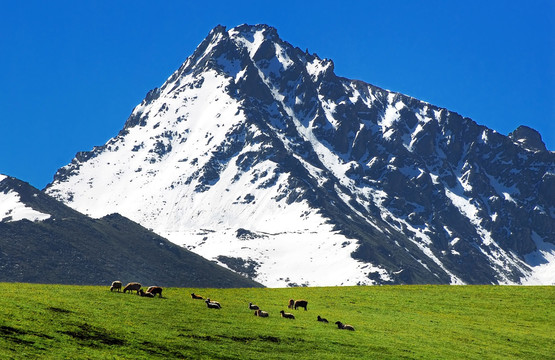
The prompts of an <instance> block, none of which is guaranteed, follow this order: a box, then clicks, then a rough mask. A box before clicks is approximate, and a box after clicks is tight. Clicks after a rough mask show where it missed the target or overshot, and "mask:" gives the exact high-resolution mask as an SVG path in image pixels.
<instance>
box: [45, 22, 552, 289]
mask: <svg viewBox="0 0 555 360" xmlns="http://www.w3.org/2000/svg"><path fill="white" fill-rule="evenodd" d="M536 134H537V133H536V132H535V131H534V130H532V129H524V128H519V129H517V130H516V131H515V132H514V133H512V134H511V135H510V136H508V137H507V136H503V135H501V134H498V133H496V132H495V131H493V130H490V129H488V128H486V127H484V126H481V125H478V124H476V123H475V122H474V121H472V120H471V119H468V118H464V117H462V116H460V115H459V114H457V113H454V112H450V111H448V110H447V109H443V108H440V107H437V106H434V105H431V104H428V103H425V102H422V101H419V100H417V99H414V98H411V97H408V96H405V95H402V94H398V93H394V92H391V91H388V90H384V89H380V88H377V87H375V86H372V85H369V84H366V83H364V82H361V81H355V80H350V79H345V78H341V77H338V76H336V75H335V73H334V68H333V62H332V61H331V60H327V59H320V58H319V57H318V56H317V55H315V54H310V53H308V52H305V51H302V50H300V49H298V48H295V47H293V46H292V45H290V44H289V43H287V42H285V41H283V40H282V39H280V38H279V36H278V34H277V31H276V30H275V29H274V28H272V27H269V26H266V25H255V26H249V25H241V26H238V27H235V28H233V29H230V30H229V31H228V30H226V29H225V28H224V27H222V26H218V27H216V28H215V29H213V30H212V31H211V32H210V34H209V35H208V36H207V38H206V39H205V40H204V41H203V42H202V43H201V44H200V45H199V46H198V48H197V49H196V50H195V52H194V53H193V54H192V55H191V56H190V57H189V58H188V59H187V60H186V61H185V63H184V64H183V65H182V66H181V67H180V68H179V69H178V70H177V71H176V72H175V73H174V74H173V75H172V76H171V77H170V78H169V79H168V80H167V81H166V82H165V83H164V84H163V86H162V87H160V88H159V89H154V90H152V91H150V92H149V93H148V94H147V96H146V98H145V99H144V100H143V102H142V103H141V104H140V105H138V106H137V107H136V108H135V109H134V110H133V112H132V114H131V115H130V117H129V119H128V120H127V122H126V123H125V126H124V128H123V129H122V131H121V132H120V133H119V134H118V135H117V136H116V137H114V138H113V139H111V140H110V141H108V143H106V144H105V145H103V146H100V147H96V148H94V149H93V150H92V151H90V152H83V153H79V154H77V155H76V157H75V159H74V160H73V161H72V162H71V164H69V165H67V166H65V167H63V168H61V169H60V170H59V171H58V172H57V174H56V175H55V178H54V181H53V183H52V184H50V185H49V186H48V187H47V189H46V192H47V193H48V194H50V195H52V196H54V197H56V198H58V199H60V200H62V201H64V202H65V203H67V204H68V205H70V206H72V207H74V208H76V209H78V210H79V211H82V212H84V213H87V214H90V215H92V216H97V217H98V216H103V215H105V214H106V213H108V212H113V209H117V211H118V212H120V213H122V214H123V215H125V216H128V217H129V218H131V219H133V220H135V221H137V222H139V223H141V224H143V225H144V226H146V227H149V228H152V229H154V231H156V232H157V233H159V234H161V235H163V236H165V237H167V238H168V239H170V240H171V241H173V242H175V243H177V244H183V245H184V246H186V247H187V248H189V249H191V250H193V251H195V252H198V253H199V254H201V255H203V256H205V257H208V258H211V259H214V260H217V261H219V262H220V263H221V264H224V265H227V266H228V267H230V268H233V269H234V270H236V271H239V272H243V273H245V274H249V275H250V276H251V277H253V278H254V279H256V280H258V281H261V282H262V283H264V284H266V285H269V286H286V285H342V284H344V285H347V284H373V283H521V282H532V283H538V282H546V281H550V280H546V279H548V278H549V277H547V278H546V277H545V276H544V274H545V269H546V267H549V266H552V264H553V260H554V259H555V247H554V246H553V244H554V242H555V220H554V219H555V199H554V195H553V194H554V192H553V189H554V188H555V161H554V160H555V154H554V153H553V152H550V151H547V150H546V149H545V145H543V142H542V141H541V136H540V137H539V138H538V136H536ZM538 135H539V134H538ZM542 145H543V147H542ZM245 234H247V235H245Z"/></svg>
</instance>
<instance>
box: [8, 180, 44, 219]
mask: <svg viewBox="0 0 555 360" xmlns="http://www.w3.org/2000/svg"><path fill="white" fill-rule="evenodd" d="M6 178H7V176H6V175H1V174H0V182H2V181H3V180H4V179H6ZM49 218H50V215H49V214H43V213H41V212H40V211H37V210H35V209H33V208H30V207H28V206H27V205H25V204H24V203H22V202H21V198H20V196H19V194H18V193H17V192H16V191H14V190H10V191H7V192H0V221H2V222H10V221H20V220H29V221H43V220H46V219H49Z"/></svg>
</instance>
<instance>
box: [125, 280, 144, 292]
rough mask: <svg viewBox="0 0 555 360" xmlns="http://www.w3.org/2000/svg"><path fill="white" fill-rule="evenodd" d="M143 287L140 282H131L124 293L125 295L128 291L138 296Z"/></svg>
mask: <svg viewBox="0 0 555 360" xmlns="http://www.w3.org/2000/svg"><path fill="white" fill-rule="evenodd" d="M141 287H142V285H141V284H140V283H138V282H130V283H129V284H127V285H125V287H124V288H123V293H124V294H125V292H127V291H129V292H131V291H136V292H137V294H138V293H139V290H140V289H141Z"/></svg>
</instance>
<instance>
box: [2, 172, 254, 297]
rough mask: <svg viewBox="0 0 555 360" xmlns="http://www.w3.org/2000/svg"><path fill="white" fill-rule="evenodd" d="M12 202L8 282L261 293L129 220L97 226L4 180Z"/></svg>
mask: <svg viewBox="0 0 555 360" xmlns="http://www.w3.org/2000/svg"><path fill="white" fill-rule="evenodd" d="M8 198H9V199H17V200H16V201H11V202H9V204H11V205H12V209H13V210H12V211H9V210H8V212H10V214H12V215H11V216H10V217H7V216H6V217H4V219H3V220H2V221H1V222H0V282H2V281H4V282H33V283H54V284H99V285H100V284H104V285H107V284H110V283H111V281H113V280H116V279H121V280H122V281H139V282H141V283H143V284H144V285H154V284H158V285H163V286H195V287H253V286H259V284H257V283H255V282H253V281H251V280H249V279H246V278H244V277H241V276H239V275H237V274H235V273H232V272H231V271H229V270H227V269H223V268H221V267H219V266H217V265H216V264H214V263H212V262H210V261H207V260H206V259H203V258H202V257H200V256H198V255H196V254H193V253H191V252H189V251H187V250H184V249H182V248H180V247H178V246H176V245H174V244H172V243H170V242H169V241H167V240H166V239H164V238H162V237H160V236H158V235H156V234H154V233H152V232H151V231H148V230H146V229H145V228H143V227H142V226H140V225H138V224H136V223H134V222H132V221H130V220H128V219H126V218H124V217H123V216H121V215H117V214H112V215H107V216H105V217H103V218H101V219H96V220H94V219H91V218H89V217H87V216H84V215H82V214H80V213H78V212H77V211H75V210H73V209H71V208H69V207H67V206H65V205H64V204H62V203H60V202H58V201H56V200H54V199H53V198H51V197H50V196H47V195H45V194H43V193H42V192H40V191H39V190H37V189H35V188H33V187H32V186H30V185H29V184H27V183H24V182H22V181H19V180H17V179H14V178H10V177H5V176H2V177H1V179H0V204H2V206H4V209H6V208H7V206H6V204H8V201H5V200H6V199H8ZM21 209H25V211H21ZM18 214H27V216H25V217H24V216H19V215H18ZM36 214H41V215H38V216H37V215H36Z"/></svg>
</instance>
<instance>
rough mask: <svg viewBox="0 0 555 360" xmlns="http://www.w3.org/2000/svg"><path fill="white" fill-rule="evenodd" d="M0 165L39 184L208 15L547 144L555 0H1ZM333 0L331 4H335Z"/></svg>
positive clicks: (553, 126) (165, 65) (176, 59)
mask: <svg viewBox="0 0 555 360" xmlns="http://www.w3.org/2000/svg"><path fill="white" fill-rule="evenodd" d="M1 4H2V6H1V7H0V69H1V70H0V86H1V89H2V90H1V93H0V173H2V174H7V175H11V176H15V177H18V178H19V179H21V180H24V181H27V182H29V183H31V184H32V185H34V186H36V187H38V188H43V187H44V186H45V185H46V184H47V183H49V182H50V181H51V180H52V177H53V175H54V173H55V172H56V170H57V169H58V168H59V167H61V166H63V165H66V164H67V163H69V162H70V161H71V159H72V158H73V157H74V155H75V153H76V152H78V151H84V150H90V149H92V147H93V146H95V145H102V144H104V143H105V142H106V141H107V140H108V139H109V138H111V137H112V136H115V135H116V134H117V133H118V131H119V130H120V129H121V128H122V127H123V124H124V122H125V120H126V119H127V117H128V116H129V114H130V112H131V110H132V109H133V107H135V105H137V104H138V103H140V102H141V100H142V99H143V98H144V96H145V94H146V93H147V91H148V90H150V89H152V88H154V87H158V86H160V85H162V83H163V82H164V81H165V80H166V78H167V77H169V76H170V75H171V74H172V73H173V71H174V70H176V69H177V68H178V67H179V65H181V63H182V62H184V61H185V59H186V58H187V57H188V56H189V55H190V54H191V53H192V52H193V51H194V49H195V48H196V46H197V45H198V44H199V43H200V42H201V41H202V40H203V39H204V37H205V36H206V35H207V34H208V32H209V31H210V30H211V29H212V28H213V27H214V26H216V25H218V24H222V25H225V26H227V27H228V28H231V27H234V26H236V25H239V24H242V23H248V24H256V23H266V24H269V25H271V26H274V27H276V28H277V30H278V33H279V35H280V36H281V38H282V39H284V40H286V41H288V42H290V43H291V44H293V45H294V46H298V47H300V48H301V49H303V50H304V49H305V48H308V49H309V51H310V52H316V53H317V54H318V55H319V56H320V57H323V58H329V59H332V60H333V61H334V63H335V71H336V74H337V75H339V76H344V77H348V78H354V79H359V80H364V81H366V82H368V83H371V84H374V85H377V86H380V87H383V88H386V89H389V90H393V91H398V92H401V93H404V94H407V95H410V96H413V97H416V98H418V99H421V100H424V101H427V102H430V103H432V104H434V105H438V106H441V107H445V108H448V109H449V110H452V111H456V112H458V113H460V114H461V115H463V116H467V117H470V118H472V119H473V120H475V121H476V122H477V123H479V124H482V125H486V126H488V127H489V128H492V129H494V130H496V131H498V132H500V133H502V134H504V135H506V134H508V133H509V132H511V131H512V130H514V129H515V128H516V127H517V126H518V125H521V124H523V125H527V126H530V127H532V128H535V129H536V130H538V131H539V132H540V133H541V134H542V137H543V139H544V142H545V143H546V145H547V147H548V149H550V150H555V1H551V0H546V1H541V0H539V1H529V2H522V1H509V0H507V1H482V0H480V1H475V0H471V1H441V0H437V1H409V0H406V1H403V0H399V1H384V0H380V1H357V2H355V1H342V2H337V1H275V2H263V1H204V2H202V1H195V2H193V1H191V2H186V1H137V0H133V1H131V0H130V1H124V0H122V1H113V0H111V1H74V0H73V1H56V0H53V1H42V0H41V1H35V0H31V1H2V2H1ZM339 4H341V5H339Z"/></svg>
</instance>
